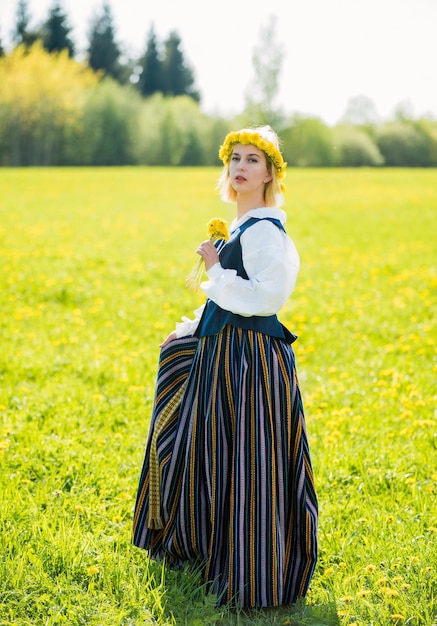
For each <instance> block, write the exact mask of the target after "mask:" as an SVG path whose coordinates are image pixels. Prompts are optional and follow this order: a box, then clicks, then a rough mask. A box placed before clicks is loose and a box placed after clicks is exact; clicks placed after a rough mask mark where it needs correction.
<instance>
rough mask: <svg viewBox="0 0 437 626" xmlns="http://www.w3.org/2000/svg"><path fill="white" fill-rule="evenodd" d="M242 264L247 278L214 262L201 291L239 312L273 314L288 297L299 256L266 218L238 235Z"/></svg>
mask: <svg viewBox="0 0 437 626" xmlns="http://www.w3.org/2000/svg"><path fill="white" fill-rule="evenodd" d="M240 241H241V249H242V258H243V265H244V268H245V270H246V274H247V275H248V279H245V278H242V277H240V276H238V275H237V272H236V271H235V270H232V269H224V268H223V267H222V266H221V265H220V263H216V264H215V265H214V266H213V267H212V268H210V269H209V270H208V272H207V275H208V279H209V280H208V281H205V282H203V283H202V284H201V289H202V290H203V291H204V293H205V294H206V295H207V296H208V297H209V298H210V299H211V300H213V301H214V302H215V303H216V304H218V305H219V306H220V307H221V308H222V309H225V310H227V311H232V313H237V314H238V315H243V316H245V317H249V316H251V315H260V316H267V315H274V314H275V313H277V312H278V311H279V309H281V308H282V307H283V306H284V304H285V303H286V301H287V300H288V298H289V297H290V295H291V293H292V291H293V289H294V286H295V283H296V278H297V274H298V271H299V255H298V252H297V250H296V247H295V245H294V243H293V242H292V240H291V239H290V238H289V237H288V235H286V234H285V233H284V232H283V231H282V230H280V229H279V228H278V227H277V226H275V225H274V224H272V223H271V222H269V221H268V220H262V221H259V222H257V223H256V224H254V225H253V226H251V227H250V228H248V229H247V230H246V231H245V232H244V233H243V234H242V235H241V240H240Z"/></svg>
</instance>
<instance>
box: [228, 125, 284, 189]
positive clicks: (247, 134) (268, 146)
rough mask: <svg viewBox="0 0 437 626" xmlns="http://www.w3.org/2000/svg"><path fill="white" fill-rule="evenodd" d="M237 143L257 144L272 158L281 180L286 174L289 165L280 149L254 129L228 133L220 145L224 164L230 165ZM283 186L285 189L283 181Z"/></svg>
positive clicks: (245, 144)
mask: <svg viewBox="0 0 437 626" xmlns="http://www.w3.org/2000/svg"><path fill="white" fill-rule="evenodd" d="M237 143H241V144H242V145H244V146H248V145H251V146H256V147H257V148H259V150H262V151H263V152H264V154H265V155H266V156H267V157H268V158H269V159H270V161H271V162H272V164H273V166H274V168H275V170H276V172H277V176H278V178H279V180H280V181H282V179H283V178H284V176H285V169H286V167H287V163H286V162H285V161H284V159H283V157H282V154H281V153H280V151H279V149H278V148H277V147H276V146H275V144H274V143H273V142H272V141H269V140H268V139H266V138H265V137H263V136H262V135H261V134H260V133H258V132H256V131H252V130H241V131H235V132H231V133H229V134H228V135H226V137H225V140H224V142H223V144H222V145H221V146H220V150H219V158H220V160H221V161H223V163H224V165H228V164H229V162H230V160H231V156H232V152H233V150H234V146H235V145H236V144H237ZM281 187H282V189H284V185H283V183H282V182H281Z"/></svg>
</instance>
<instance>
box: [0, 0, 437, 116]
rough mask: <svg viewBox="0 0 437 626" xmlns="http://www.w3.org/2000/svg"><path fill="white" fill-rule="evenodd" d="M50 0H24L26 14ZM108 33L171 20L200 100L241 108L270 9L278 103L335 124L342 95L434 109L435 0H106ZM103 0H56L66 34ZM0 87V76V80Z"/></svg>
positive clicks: (4, 25) (214, 106)
mask: <svg viewBox="0 0 437 626" xmlns="http://www.w3.org/2000/svg"><path fill="white" fill-rule="evenodd" d="M52 2H53V0H29V10H30V13H31V15H32V18H33V23H34V24H38V23H39V22H41V21H43V20H45V19H46V17H47V14H48V10H49V7H50V6H51V5H52ZM109 3H110V6H111V9H112V14H113V17H114V23H115V26H116V31H117V39H118V42H119V43H120V44H122V46H123V47H124V49H126V50H127V51H128V52H130V53H131V54H139V53H142V52H143V51H144V48H145V42H146V37H147V33H148V30H149V27H150V25H151V24H152V23H153V25H154V27H155V32H156V33H157V36H158V38H159V40H160V41H162V40H163V39H164V38H166V37H167V36H168V34H169V33H170V31H172V30H176V31H177V33H178V34H179V36H180V38H181V40H182V50H183V52H184V56H185V59H186V61H187V62H188V63H189V64H190V66H191V67H192V69H193V71H194V75H195V78H196V85H197V88H198V89H199V90H200V92H201V96H202V108H203V110H204V111H206V112H208V113H221V114H223V115H230V114H232V113H240V112H241V110H242V109H243V106H244V95H245V93H246V91H247V89H248V87H249V85H250V84H251V81H252V79H253V63H252V59H253V53H254V50H255V48H256V47H257V43H258V38H259V33H260V29H261V27H262V26H263V25H265V24H266V23H267V22H268V20H269V16H270V15H276V16H277V18H278V20H277V26H276V32H277V39H278V43H280V44H281V45H283V46H284V48H285V54H284V61H283V65H282V71H281V75H280V78H281V90H280V94H279V97H278V100H277V105H278V106H280V107H282V108H283V110H284V111H285V112H286V113H294V112H300V113H305V114H311V115H317V116H319V117H321V118H322V119H323V120H324V121H325V122H326V123H328V124H335V123H336V122H337V121H338V119H339V118H340V117H341V115H342V114H343V113H344V111H345V108H346V105H347V102H348V101H349V99H350V98H352V97H354V96H358V95H365V96H367V97H368V98H370V99H371V100H372V101H373V103H374V104H375V106H376V109H377V111H378V113H379V114H380V115H381V116H382V118H387V117H389V116H391V115H392V113H393V110H394V109H395V107H396V106H397V105H398V104H399V103H400V102H408V103H409V104H410V106H411V107H412V111H413V114H414V115H416V116H418V115H421V114H423V113H426V114H429V113H431V114H432V115H434V116H437V0H273V1H271V2H269V0H262V1H261V0H221V1H213V0H109ZM101 5H102V0H64V1H63V6H64V8H65V10H66V12H67V14H68V15H69V18H70V23H71V26H73V32H72V36H73V39H74V41H75V43H76V45H77V47H78V48H82V49H83V48H84V47H85V45H86V34H87V31H88V27H89V21H90V18H91V16H92V15H93V13H94V12H95V11H96V10H100V8H101ZM16 6H17V0H0V37H1V41H2V43H3V45H4V46H6V47H8V45H9V42H10V33H11V31H12V29H13V26H14V23H15V12H16ZM0 88H1V86H0Z"/></svg>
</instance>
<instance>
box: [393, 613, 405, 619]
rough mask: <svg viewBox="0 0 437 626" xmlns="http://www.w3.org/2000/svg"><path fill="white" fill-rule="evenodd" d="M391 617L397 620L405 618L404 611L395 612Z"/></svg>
mask: <svg viewBox="0 0 437 626" xmlns="http://www.w3.org/2000/svg"><path fill="white" fill-rule="evenodd" d="M390 617H391V618H392V619H395V620H398V619H405V617H404V616H403V615H402V613H393V614H392V615H390Z"/></svg>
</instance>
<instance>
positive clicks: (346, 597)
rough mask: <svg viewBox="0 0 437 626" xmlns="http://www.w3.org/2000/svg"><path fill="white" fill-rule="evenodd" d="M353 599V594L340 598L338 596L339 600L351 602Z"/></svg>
mask: <svg viewBox="0 0 437 626" xmlns="http://www.w3.org/2000/svg"><path fill="white" fill-rule="evenodd" d="M353 599H354V597H353V596H343V597H342V598H340V602H352V600H353Z"/></svg>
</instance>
